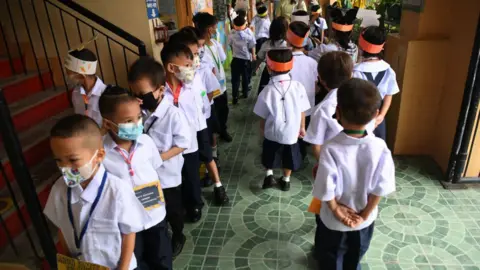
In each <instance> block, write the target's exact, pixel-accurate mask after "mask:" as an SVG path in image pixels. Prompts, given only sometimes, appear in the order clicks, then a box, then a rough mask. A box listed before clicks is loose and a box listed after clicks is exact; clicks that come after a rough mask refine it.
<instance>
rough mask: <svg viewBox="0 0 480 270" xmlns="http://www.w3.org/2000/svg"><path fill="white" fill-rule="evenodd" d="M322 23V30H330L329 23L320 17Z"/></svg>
mask: <svg viewBox="0 0 480 270" xmlns="http://www.w3.org/2000/svg"><path fill="white" fill-rule="evenodd" d="M320 21H321V22H322V29H323V30H327V29H328V24H327V21H326V20H325V19H324V18H321V17H320Z"/></svg>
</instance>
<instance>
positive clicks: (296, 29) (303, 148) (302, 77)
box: [287, 21, 317, 159]
mask: <svg viewBox="0 0 480 270" xmlns="http://www.w3.org/2000/svg"><path fill="white" fill-rule="evenodd" d="M308 31H309V27H308V25H306V24H305V23H303V22H300V21H296V22H292V23H291V24H290V25H289V27H288V30H287V43H288V45H289V46H290V47H292V48H293V53H292V54H293V68H292V70H291V72H290V74H291V75H292V80H295V81H298V82H300V83H301V84H302V85H303V87H305V91H306V92H307V97H308V101H309V102H310V107H311V108H313V106H315V89H316V86H315V83H316V78H317V62H316V61H315V60H313V58H311V57H308V56H306V55H305V54H304V53H303V44H304V41H305V39H307V38H308ZM310 114H311V110H308V111H306V112H305V116H306V119H305V126H306V127H307V128H308V124H309V122H310ZM299 145H300V152H301V153H302V159H305V157H306V156H307V144H306V143H305V142H304V141H303V139H300V142H299Z"/></svg>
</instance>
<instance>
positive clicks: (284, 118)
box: [272, 79, 292, 123]
mask: <svg viewBox="0 0 480 270" xmlns="http://www.w3.org/2000/svg"><path fill="white" fill-rule="evenodd" d="M289 82H290V83H289V84H288V88H287V90H286V91H285V92H282V91H280V89H278V88H277V86H276V85H275V82H274V81H273V80H272V84H273V87H274V88H275V90H277V92H278V93H279V94H280V96H282V98H281V101H282V104H283V122H284V123H286V122H287V110H286V109H285V95H286V94H287V93H288V90H290V86H292V80H291V79H290V80H289ZM280 84H283V81H280ZM282 90H283V88H282Z"/></svg>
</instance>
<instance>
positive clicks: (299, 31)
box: [288, 21, 310, 48]
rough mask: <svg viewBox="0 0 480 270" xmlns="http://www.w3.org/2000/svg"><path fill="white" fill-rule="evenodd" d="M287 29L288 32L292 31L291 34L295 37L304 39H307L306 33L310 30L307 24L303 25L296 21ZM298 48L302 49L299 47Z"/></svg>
mask: <svg viewBox="0 0 480 270" xmlns="http://www.w3.org/2000/svg"><path fill="white" fill-rule="evenodd" d="M288 28H289V29H290V30H292V32H293V33H294V34H295V35H297V36H299V37H304V38H307V33H308V31H309V30H310V27H309V26H308V25H307V24H305V23H304V22H299V21H297V22H292V23H291V24H290V25H289V26H288ZM292 46H293V45H292ZM293 47H295V46H293ZM300 48H302V47H300Z"/></svg>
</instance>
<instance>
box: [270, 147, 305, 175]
mask: <svg viewBox="0 0 480 270" xmlns="http://www.w3.org/2000/svg"><path fill="white" fill-rule="evenodd" d="M262 165H263V166H264V167H265V168H266V169H277V168H282V169H289V170H293V171H296V170H298V169H300V167H301V166H302V154H301V152H300V146H299V144H298V142H297V143H295V144H292V145H287V144H280V143H277V142H274V141H270V140H267V139H264V140H263V151H262Z"/></svg>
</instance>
